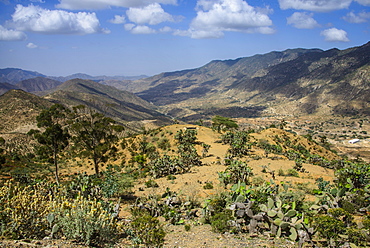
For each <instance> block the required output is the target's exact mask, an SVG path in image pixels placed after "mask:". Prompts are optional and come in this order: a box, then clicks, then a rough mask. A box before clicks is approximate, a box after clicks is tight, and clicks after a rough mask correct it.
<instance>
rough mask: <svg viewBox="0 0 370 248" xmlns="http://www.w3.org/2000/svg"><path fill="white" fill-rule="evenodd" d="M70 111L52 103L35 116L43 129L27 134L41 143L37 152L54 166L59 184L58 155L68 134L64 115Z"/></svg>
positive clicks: (66, 141)
mask: <svg viewBox="0 0 370 248" xmlns="http://www.w3.org/2000/svg"><path fill="white" fill-rule="evenodd" d="M68 112H70V111H69V110H68V109H67V108H65V107H64V106H63V105H61V104H54V105H53V106H51V107H50V108H49V109H45V110H43V111H42V112H41V113H40V114H39V115H38V116H37V117H36V120H37V126H38V127H39V128H43V129H44V131H39V130H33V129H32V130H30V132H29V134H30V135H33V136H34V137H35V139H36V140H37V141H38V142H39V143H40V144H41V146H40V147H39V149H38V151H37V153H38V155H40V156H41V157H43V158H46V159H47V160H48V161H49V162H51V163H53V164H54V167H55V180H56V182H57V183H58V184H59V175H58V155H59V153H60V152H61V151H63V150H64V149H65V148H66V147H67V146H68V144H69V138H70V135H69V133H68V129H67V127H65V124H66V115H67V113H68Z"/></svg>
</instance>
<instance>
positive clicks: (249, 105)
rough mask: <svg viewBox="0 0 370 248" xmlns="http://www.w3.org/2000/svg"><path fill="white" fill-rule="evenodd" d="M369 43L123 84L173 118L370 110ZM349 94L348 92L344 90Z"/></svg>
mask: <svg viewBox="0 0 370 248" xmlns="http://www.w3.org/2000/svg"><path fill="white" fill-rule="evenodd" d="M369 69H370V43H368V44H365V45H363V46H360V47H354V48H350V49H346V50H343V51H341V50H338V49H332V50H328V51H322V50H319V49H291V50H286V51H283V52H271V53H268V54H263V55H255V56H252V57H247V58H239V59H236V60H225V61H212V62H210V63H209V64H207V65H205V66H203V67H200V68H197V69H191V70H184V71H177V72H168V73H162V74H159V75H156V76H153V77H149V78H146V79H143V80H139V81H134V82H131V83H130V82H126V84H124V85H122V86H121V89H127V90H130V91H133V92H135V93H136V94H137V95H138V96H140V97H141V98H143V99H145V100H147V101H149V102H152V103H153V104H155V105H158V106H161V108H162V111H163V112H165V113H168V114H169V115H171V116H174V117H176V118H183V119H184V120H194V119H200V118H207V117H210V116H212V115H215V114H219V115H225V116H229V117H257V116H264V115H271V114H273V115H276V114H278V115H292V114H294V115H307V114H348V115H356V114H365V115H367V114H369V113H370V106H369V102H370V99H369V97H370V94H369V92H370V91H369V85H368V81H369V78H370V76H369V75H370V70H369ZM347 93H348V94H347Z"/></svg>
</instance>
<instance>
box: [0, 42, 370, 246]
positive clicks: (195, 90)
mask: <svg viewBox="0 0 370 248" xmlns="http://www.w3.org/2000/svg"><path fill="white" fill-rule="evenodd" d="M369 82H370V43H367V44H364V45H362V46H359V47H353V48H349V49H346V50H339V49H331V50H327V51H324V50H320V49H301V48H298V49H288V50H285V51H281V52H276V51H274V52H270V53H267V54H259V55H254V56H251V57H245V58H238V59H233V60H223V61H220V60H215V61H211V62H209V63H208V64H206V65H204V66H202V67H200V68H195V69H188V70H182V71H175V72H164V73H161V74H158V75H155V76H151V77H147V76H138V77H130V78H128V77H119V76H116V77H107V76H95V77H93V76H89V75H86V74H74V75H71V76H67V77H48V76H46V75H43V74H41V73H38V72H30V71H24V70H21V69H12V68H7V69H0V94H1V95H0V120H1V121H0V179H1V182H0V203H1V204H0V217H1V225H0V246H1V247H45V246H47V245H49V246H50V245H54V246H57V247H62V248H65V247H133V246H135V247H136V246H137V247H307V248H308V247H329V246H331V247H341V246H343V245H347V244H348V245H350V246H351V247H368V246H369V240H370V215H369V213H370V209H369V206H370V188H369V185H370V164H369V163H370V123H369V121H370V119H369V116H370V84H369ZM353 139H357V140H356V142H354V143H350V142H349V141H350V140H353ZM25 196H29V197H25ZM21 220H25V221H21ZM31 240H32V241H31Z"/></svg>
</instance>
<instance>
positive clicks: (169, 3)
mask: <svg viewBox="0 0 370 248" xmlns="http://www.w3.org/2000/svg"><path fill="white" fill-rule="evenodd" d="M369 38H370V0H272V1H266V0H245V1H243V0H191V1H186V0H0V68H20V69H24V70H30V71H37V72H39V73H42V74H44V75H48V76H67V75H71V74H74V73H86V74H89V75H92V76H98V75H108V76H115V75H120V76H138V75H148V76H151V75H156V74H159V73H161V72H170V71H178V70H185V69H192V68H197V67H200V66H203V65H205V64H207V63H208V62H210V61H212V60H226V59H236V58H240V57H249V56H253V55H255V54H264V53H268V52H271V51H283V50H285V49H291V48H320V49H323V50H328V49H331V48H339V49H346V48H349V47H354V46H360V45H363V44H365V43H367V42H368V41H369Z"/></svg>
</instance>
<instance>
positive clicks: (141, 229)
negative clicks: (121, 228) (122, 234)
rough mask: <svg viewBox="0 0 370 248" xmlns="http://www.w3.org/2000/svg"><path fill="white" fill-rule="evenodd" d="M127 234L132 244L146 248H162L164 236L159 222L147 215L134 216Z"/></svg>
mask: <svg viewBox="0 0 370 248" xmlns="http://www.w3.org/2000/svg"><path fill="white" fill-rule="evenodd" d="M129 232H130V236H131V238H132V240H133V241H134V243H136V244H144V245H145V246H146V247H162V246H163V243H164V237H165V236H166V232H165V231H164V230H163V227H162V225H161V224H160V223H159V220H158V219H157V218H155V217H152V216H150V215H149V214H147V213H143V214H141V215H136V216H134V218H133V220H132V222H131V229H130V231H129Z"/></svg>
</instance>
